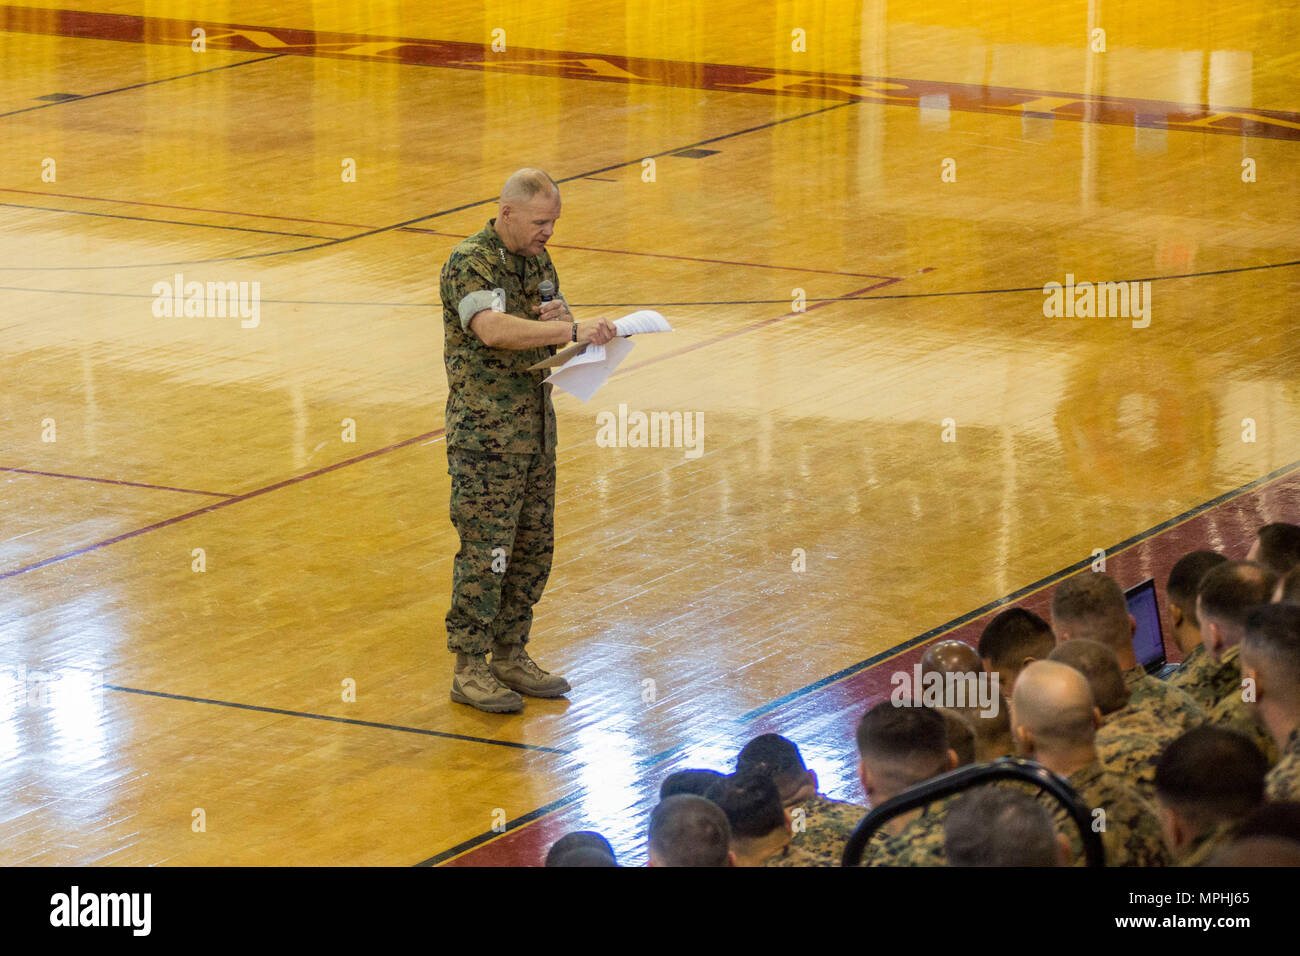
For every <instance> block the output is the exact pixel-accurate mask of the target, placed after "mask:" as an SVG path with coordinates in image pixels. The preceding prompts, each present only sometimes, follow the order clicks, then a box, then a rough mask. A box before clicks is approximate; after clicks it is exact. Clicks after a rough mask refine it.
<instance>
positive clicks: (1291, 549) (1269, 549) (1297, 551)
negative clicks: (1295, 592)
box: [1246, 521, 1300, 577]
mask: <svg viewBox="0 0 1300 956" xmlns="http://www.w3.org/2000/svg"><path fill="white" fill-rule="evenodd" d="M1246 560H1247V561H1254V562H1255V563H1256V564H1260V565H1262V566H1264V567H1265V568H1267V569H1268V570H1269V571H1271V572H1273V574H1274V575H1275V576H1276V577H1281V576H1282V575H1284V574H1287V573H1289V572H1290V571H1291V570H1292V569H1293V568H1296V567H1300V525H1294V524H1285V523H1284V522H1281V521H1278V522H1274V523H1273V524H1266V525H1264V527H1262V528H1260V529H1259V532H1258V533H1257V534H1256V535H1255V543H1254V544H1252V545H1251V546H1250V552H1249V553H1248V554H1247V555H1246Z"/></svg>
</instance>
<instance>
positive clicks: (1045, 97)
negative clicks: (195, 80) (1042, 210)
mask: <svg viewBox="0 0 1300 956" xmlns="http://www.w3.org/2000/svg"><path fill="white" fill-rule="evenodd" d="M195 27H202V28H203V29H204V30H205V31H206V32H207V45H208V49H211V50H237V51H245V52H270V53H275V54H279V55H292V56H324V57H337V58H343V59H352V60H369V61H375V62H381V63H394V64H403V65H412V66H431V67H442V68H446V69H457V70H472V71H492V72H501V73H513V74H517V75H518V74H522V75H531V76H552V77H562V78H565V79H575V80H588V81H592V82H598V83H624V84H627V83H634V84H644V85H651V86H662V87H677V88H684V89H694V90H717V91H721V92H729V93H749V94H758V95H764V96H794V97H803V98H808V99H819V100H841V101H862V102H869V103H879V104H884V105H888V106H903V107H911V108H919V107H920V105H921V102H922V100H923V99H924V98H926V97H936V96H943V97H946V98H947V103H948V108H949V109H950V110H954V111H957V112H972V113H994V114H1001V115H1003V116H1015V117H1023V116H1036V117H1043V118H1046V119H1060V120H1066V121H1068V122H1082V123H1100V124H1104V125H1111V126H1130V127H1132V126H1142V127H1150V128H1154V129H1173V130H1182V131H1187V132H1197V133H1217V134H1226V135H1230V136H1258V137H1264V138H1268V139H1287V140H1300V113H1294V112H1288V111H1284V110H1258V109H1249V108H1235V107H1227V108H1222V109H1219V108H1214V107H1211V106H1208V105H1206V104H1202V103H1176V102H1170V101H1166V100H1147V99H1138V98H1133V97H1122V96H1090V95H1081V94H1078V93H1063V92H1057V91H1045V90H1027V89H1020V88H1017V87H997V86H984V85H980V84H971V83H946V82H941V81H931V80H912V79H904V78H898V77H875V76H862V75H859V74H854V73H818V72H810V71H805V70H773V69H769V68H767V67H753V66H734V65H729V64H721V63H694V62H686V61H679V60H656V59H649V58H645V57H628V56H616V55H612V54H603V53H576V52H565V51H558V50H539V49H531V48H528V47H513V46H512V47H510V48H509V49H508V50H506V51H505V52H502V53H495V52H493V51H492V50H491V49H490V47H489V46H487V45H485V44H481V43H461V42H452V41H446V40H427V39H419V38H413V37H382V36H368V35H365V34H358V33H329V32H325V31H317V30H302V29H294V28H290V27H260V26H245V25H233V24H223V23H214V22H211V21H207V20H202V19H197V18H196V19H189V20H174V19H167V18H164V17H138V16H130V15H125V14H112V13H92V12H83V11H75V10H42V9H38V8H35V7H22V6H12V5H3V6H0V30H3V31H7V32H10V33H35V34H46V35H53V36H63V37H82V38H85V39H97V40H119V41H125V42H131V43H158V44H168V45H184V46H189V45H190V43H191V42H192V40H193V37H192V36H191V31H192V30H193V29H194V28H195ZM92 95H93V94H92ZM69 102H70V103H75V102H76V101H69ZM73 108H75V107H73Z"/></svg>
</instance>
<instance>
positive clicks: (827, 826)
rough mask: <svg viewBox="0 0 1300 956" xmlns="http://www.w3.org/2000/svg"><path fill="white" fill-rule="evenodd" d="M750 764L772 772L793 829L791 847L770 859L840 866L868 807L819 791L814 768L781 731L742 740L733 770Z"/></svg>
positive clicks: (791, 863)
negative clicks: (828, 795)
mask: <svg viewBox="0 0 1300 956" xmlns="http://www.w3.org/2000/svg"><path fill="white" fill-rule="evenodd" d="M750 770H761V771H762V772H764V773H766V774H768V775H769V776H770V777H771V778H772V781H773V782H774V783H775V784H776V786H777V789H778V790H779V791H780V793H781V803H782V805H783V806H784V807H785V809H787V810H788V811H789V812H790V820H791V825H792V829H793V831H794V834H793V836H792V838H791V840H790V851H789V852H787V853H785V854H783V855H782V856H781V857H780V858H779V860H775V861H773V862H770V863H769V864H768V865H769V866H839V865H840V860H841V858H842V857H843V856H844V844H845V843H846V842H847V841H848V838H849V834H850V833H852V832H853V828H854V827H855V826H857V825H858V821H859V820H861V819H862V818H863V817H864V816H866V813H867V810H866V807H860V806H858V805H857V804H856V803H847V802H845V801H843V800H832V799H831V798H829V797H826V796H824V795H822V794H821V793H819V792H818V790H817V786H818V784H817V774H816V772H815V771H813V770H810V769H808V767H807V765H805V764H804V760H803V755H802V754H801V753H799V748H798V747H796V746H795V745H794V743H793V742H792V741H789V740H787V739H786V738H785V737H782V736H781V735H780V734H763V735H762V736H759V737H755V738H754V739H753V740H751V741H750V742H749V743H747V744H745V746H744V748H743V749H742V750H741V751H740V755H739V756H738V757H737V758H736V772H737V773H744V772H746V771H750Z"/></svg>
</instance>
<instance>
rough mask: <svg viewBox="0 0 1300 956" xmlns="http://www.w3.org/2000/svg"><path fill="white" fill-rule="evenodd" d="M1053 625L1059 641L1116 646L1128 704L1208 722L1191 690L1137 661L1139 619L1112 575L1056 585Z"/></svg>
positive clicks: (1179, 719) (1170, 718)
mask: <svg viewBox="0 0 1300 956" xmlns="http://www.w3.org/2000/svg"><path fill="white" fill-rule="evenodd" d="M1052 630H1053V631H1055V632H1056V643H1058V644H1064V643H1066V642H1067V641H1072V640H1089V641H1096V642H1097V643H1098V644H1105V645H1106V646H1107V647H1109V648H1110V649H1111V650H1112V651H1114V652H1115V657H1116V658H1117V659H1118V660H1119V666H1120V669H1121V670H1122V671H1123V672H1124V683H1125V685H1126V686H1127V687H1128V690H1129V703H1130V704H1132V705H1133V706H1134V707H1136V708H1139V709H1144V710H1147V711H1149V712H1150V713H1151V715H1152V716H1153V717H1154V718H1155V719H1156V720H1157V721H1159V722H1160V723H1162V724H1173V725H1176V726H1178V728H1179V729H1180V730H1191V729H1192V728H1193V727H1195V726H1196V725H1197V724H1200V723H1203V722H1204V721H1205V711H1204V710H1202V709H1201V707H1200V705H1198V704H1197V703H1196V701H1195V700H1193V699H1192V698H1191V696H1189V695H1188V694H1187V692H1186V691H1183V690H1180V689H1179V688H1177V687H1173V686H1171V685H1170V684H1168V683H1166V682H1165V681H1162V680H1157V679H1156V678H1154V677H1152V676H1151V675H1150V674H1148V673H1147V672H1146V669H1145V668H1143V667H1142V665H1141V664H1139V663H1138V661H1137V655H1136V654H1134V653H1133V632H1134V631H1135V630H1137V621H1136V619H1135V618H1134V617H1133V615H1132V614H1130V613H1129V611H1128V603H1127V602H1126V601H1125V600H1124V592H1123V591H1121V590H1120V586H1119V585H1118V584H1116V583H1115V579H1114V578H1112V577H1111V576H1110V575H1108V574H1103V573H1101V572H1096V571H1084V572H1083V573H1082V574H1076V575H1075V576H1074V577H1072V578H1067V579H1066V580H1064V581H1062V582H1061V583H1060V584H1059V585H1057V588H1056V592H1055V593H1054V594H1053V595H1052Z"/></svg>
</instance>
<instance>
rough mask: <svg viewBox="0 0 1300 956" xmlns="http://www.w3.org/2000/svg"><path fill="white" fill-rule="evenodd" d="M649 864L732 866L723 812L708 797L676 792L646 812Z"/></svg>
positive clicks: (727, 831) (732, 858) (731, 854)
mask: <svg viewBox="0 0 1300 956" xmlns="http://www.w3.org/2000/svg"><path fill="white" fill-rule="evenodd" d="M650 865H651V866H735V865H736V857H735V854H733V853H732V852H731V830H730V828H729V827H728V825H727V815H726V814H725V813H723V812H722V808H721V807H720V806H718V805H717V804H716V803H714V802H713V801H712V800H707V799H705V798H704V797H698V796H696V795H695V794H691V793H679V794H677V795H676V796H672V797H669V798H668V799H667V800H663V801H661V802H660V803H659V805H658V806H657V807H655V808H654V811H653V812H652V813H651V814H650Z"/></svg>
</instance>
